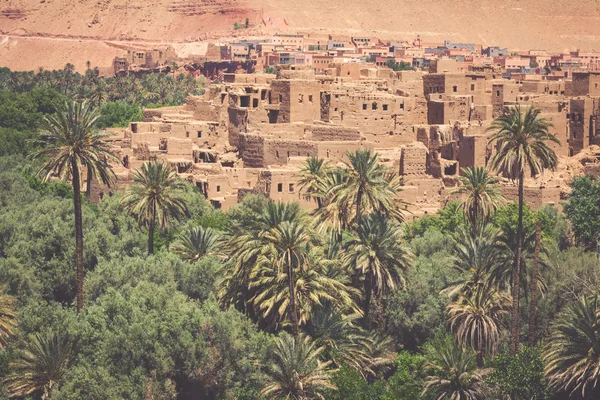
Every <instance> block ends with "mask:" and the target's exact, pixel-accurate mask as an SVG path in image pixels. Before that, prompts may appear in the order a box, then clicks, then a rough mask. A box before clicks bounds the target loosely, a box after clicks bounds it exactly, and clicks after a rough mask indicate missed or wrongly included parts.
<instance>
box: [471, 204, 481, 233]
mask: <svg viewBox="0 0 600 400" xmlns="http://www.w3.org/2000/svg"><path fill="white" fill-rule="evenodd" d="M472 211H473V215H472V216H471V225H472V226H471V229H472V232H473V236H475V232H477V227H478V226H477V217H478V213H479V202H478V201H477V199H475V201H473V210H472Z"/></svg>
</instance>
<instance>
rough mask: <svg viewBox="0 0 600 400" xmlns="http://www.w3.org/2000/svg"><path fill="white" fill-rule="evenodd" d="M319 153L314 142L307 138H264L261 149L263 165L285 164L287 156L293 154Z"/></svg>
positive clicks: (308, 155) (309, 154) (313, 154)
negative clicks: (262, 148)
mask: <svg viewBox="0 0 600 400" xmlns="http://www.w3.org/2000/svg"><path fill="white" fill-rule="evenodd" d="M318 153H319V151H318V145H317V143H316V142H313V141H307V140H285V139H265V141H264V150H263V157H264V158H263V165H262V167H267V166H269V165H285V164H287V163H288V158H289V157H293V156H306V157H310V156H317V155H318Z"/></svg>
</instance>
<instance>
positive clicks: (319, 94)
mask: <svg viewBox="0 0 600 400" xmlns="http://www.w3.org/2000/svg"><path fill="white" fill-rule="evenodd" d="M599 60H600V53H585V52H579V51H577V52H572V53H568V54H550V53H548V52H546V51H540V50H530V51H527V52H511V51H509V50H508V49H506V48H500V47H487V48H483V47H482V46H481V45H478V44H475V43H451V42H449V41H445V42H444V43H443V44H433V43H423V42H422V41H421V39H420V38H419V37H417V38H415V39H414V40H413V41H412V43H408V42H398V43H394V42H386V43H384V42H382V41H381V40H379V39H377V38H374V37H345V36H335V35H323V36H315V35H312V34H306V35H304V34H276V35H274V36H272V37H271V38H265V39H263V40H253V41H251V40H248V41H237V42H232V43H228V44H223V45H218V44H209V45H208V47H207V53H206V54H205V55H204V56H203V57H202V58H196V59H191V58H187V59H182V58H178V57H177V55H176V54H175V51H174V50H173V49H172V48H162V49H154V50H152V51H141V50H140V51H135V50H129V51H128V52H127V55H126V56H125V57H122V58H119V57H118V58H115V60H114V63H113V66H114V71H112V72H113V73H114V74H117V75H118V74H130V73H135V74H143V73H145V72H148V71H156V70H165V69H166V70H167V71H168V70H171V71H172V72H173V73H174V74H176V75H177V74H193V75H194V76H199V75H200V74H203V75H205V76H206V78H208V80H209V81H210V82H211V83H210V84H209V85H208V86H207V87H206V90H205V93H204V94H203V95H202V96H189V97H188V99H187V102H186V104H185V105H183V106H177V107H164V108H158V109H147V110H145V111H144V118H143V122H133V123H131V125H130V127H129V128H128V129H122V130H118V129H117V130H116V131H115V135H114V136H113V144H114V146H116V147H117V148H118V152H119V154H120V157H121V159H122V161H123V166H121V167H120V169H119V173H118V175H119V177H120V181H121V182H122V183H126V182H128V181H129V179H130V172H131V171H132V170H134V169H136V168H138V167H139V166H140V165H141V164H142V163H143V162H144V161H147V160H150V159H154V158H157V159H162V160H166V161H168V162H169V163H171V164H173V165H174V166H176V168H177V170H178V172H179V173H180V174H181V175H182V176H183V177H185V178H186V179H187V180H189V181H191V182H192V183H194V184H195V185H196V186H197V187H198V188H199V189H200V190H201V191H202V193H203V194H204V195H205V196H206V198H207V199H208V200H210V202H211V203H212V204H213V205H214V206H215V207H217V208H223V209H228V208H229V207H231V206H232V205H234V204H236V203H238V202H239V201H241V200H242V199H243V197H244V196H245V195H246V194H248V193H261V194H264V195H266V196H267V197H269V198H271V199H274V200H283V201H290V200H297V201H299V202H301V203H302V204H303V205H304V206H306V207H315V204H314V202H311V201H309V200H308V199H307V198H305V196H303V194H302V193H301V188H300V187H299V185H298V180H299V177H300V174H299V172H300V169H301V167H302V165H303V163H304V161H305V160H306V159H307V158H308V157H318V158H321V159H324V160H327V161H330V162H332V163H334V164H335V163H339V162H343V161H344V160H346V152H348V151H354V150H356V149H360V148H366V149H372V150H373V151H374V152H376V153H378V154H379V157H380V160H381V161H382V162H383V163H384V164H386V165H387V166H388V167H389V170H390V171H392V172H394V173H397V174H399V175H400V176H402V178H403V190H402V192H401V197H402V200H403V201H405V202H406V203H407V205H406V209H407V211H409V212H410V213H411V214H410V215H412V216H413V217H418V216H421V215H425V214H432V213H435V212H436V211H437V210H439V209H440V208H443V207H444V205H445V204H447V202H448V201H449V200H452V199H451V198H450V197H449V196H448V192H449V189H450V188H452V187H455V186H457V185H458V179H457V178H458V176H460V174H461V169H462V168H465V167H473V166H486V165H487V163H488V160H490V158H491V157H492V155H493V153H494V151H495V150H496V149H495V147H493V146H492V145H491V144H490V143H489V139H490V135H491V132H490V131H489V130H488V127H489V125H490V123H491V122H492V121H493V120H494V119H495V118H497V117H498V116H499V115H501V114H502V113H503V111H504V110H505V109H506V107H513V106H516V105H519V104H520V105H522V106H524V107H525V106H534V107H535V108H537V109H540V110H541V111H542V116H543V117H544V118H546V119H548V120H549V121H550V122H551V123H552V125H553V127H552V129H551V132H552V133H554V134H555V135H556V136H557V138H558V139H559V140H560V142H561V143H560V145H553V148H554V150H555V152H556V154H557V155H558V156H559V159H560V163H559V167H558V169H557V171H554V172H553V171H546V172H545V173H544V174H542V175H540V176H536V177H535V178H534V177H531V178H528V179H526V185H525V198H526V201H527V203H528V204H529V205H530V206H531V207H533V208H534V209H536V208H538V207H540V206H541V205H542V204H552V205H557V206H559V205H560V202H561V200H564V199H565V198H566V195H567V194H568V192H569V190H570V188H569V182H570V180H571V179H572V178H573V177H574V176H578V175H582V174H584V173H585V174H590V173H598V172H600V161H599V159H600V148H597V147H595V146H596V145H600V137H598V136H597V135H598V133H599V132H600V127H597V126H596V116H597V115H598V113H599V112H600V104H599V98H600V88H599V85H600V69H599V68H598V66H599V65H600V64H599ZM110 72H111V71H108V73H109V74H110ZM502 183H503V185H502V191H503V194H504V195H505V197H506V198H507V199H509V200H513V199H515V198H516V196H517V192H516V190H517V188H516V186H515V184H514V183H513V182H511V181H509V180H507V179H503V180H502ZM110 190H112V189H109V188H106V187H96V190H95V198H96V199H97V198H99V196H103V195H104V194H105V193H108V192H110Z"/></svg>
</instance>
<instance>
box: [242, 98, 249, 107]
mask: <svg viewBox="0 0 600 400" xmlns="http://www.w3.org/2000/svg"><path fill="white" fill-rule="evenodd" d="M240 106H241V107H249V106H250V96H240Z"/></svg>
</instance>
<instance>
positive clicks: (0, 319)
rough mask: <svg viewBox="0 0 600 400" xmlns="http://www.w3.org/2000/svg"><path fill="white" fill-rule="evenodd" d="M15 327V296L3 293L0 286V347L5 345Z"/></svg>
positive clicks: (2, 288)
mask: <svg viewBox="0 0 600 400" xmlns="http://www.w3.org/2000/svg"><path fill="white" fill-rule="evenodd" d="M16 327H17V311H16V310H15V298H14V297H13V296H11V295H8V294H6V293H4V287H0V347H4V346H5V345H6V342H7V341H8V339H9V338H10V337H11V336H12V335H13V334H14V332H15V328H16Z"/></svg>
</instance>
